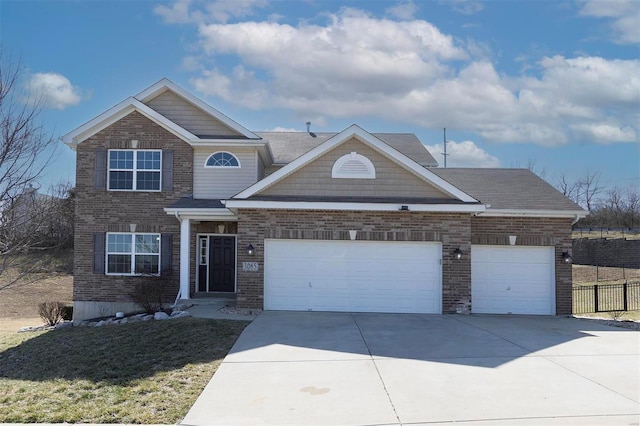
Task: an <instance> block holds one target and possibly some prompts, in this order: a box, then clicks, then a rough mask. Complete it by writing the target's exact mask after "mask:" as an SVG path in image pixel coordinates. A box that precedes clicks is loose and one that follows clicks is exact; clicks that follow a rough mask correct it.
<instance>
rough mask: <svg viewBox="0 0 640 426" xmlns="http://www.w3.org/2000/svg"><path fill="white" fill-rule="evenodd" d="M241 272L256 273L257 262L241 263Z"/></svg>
mask: <svg viewBox="0 0 640 426" xmlns="http://www.w3.org/2000/svg"><path fill="white" fill-rule="evenodd" d="M242 270H243V271H244V272H256V271H258V262H242Z"/></svg>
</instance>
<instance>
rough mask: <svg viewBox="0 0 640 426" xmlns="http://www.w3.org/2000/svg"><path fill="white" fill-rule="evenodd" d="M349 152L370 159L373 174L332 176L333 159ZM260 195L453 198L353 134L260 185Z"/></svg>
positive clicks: (334, 160) (337, 158) (338, 158)
mask: <svg viewBox="0 0 640 426" xmlns="http://www.w3.org/2000/svg"><path fill="white" fill-rule="evenodd" d="M353 152H355V153H357V154H358V155H361V156H364V157H365V158H367V159H368V160H369V161H371V163H372V164H373V166H374V168H375V178H360V179H359V178H354V179H349V178H334V177H332V170H333V167H334V165H335V164H336V161H338V160H340V159H341V158H342V157H344V156H345V155H346V156H350V154H351V153H353ZM260 195H261V196H298V197H327V196H329V197H332V196H333V197H349V196H358V197H376V198H380V197H390V198H391V197H392V198H398V197H408V198H435V199H450V200H454V199H455V198H453V197H451V196H450V195H449V194H447V193H445V192H443V191H442V190H440V189H438V188H436V187H435V186H434V185H431V184H429V183H427V182H426V181H425V180H424V179H422V178H420V177H418V176H416V175H415V174H413V173H411V172H409V171H408V170H406V169H405V168H403V167H402V166H400V165H399V164H397V163H396V162H394V161H392V160H390V159H389V158H387V157H386V156H384V155H382V154H381V153H379V152H378V151H377V150H375V149H373V148H372V147H370V146H369V145H367V144H365V143H363V142H361V141H360V140H358V139H357V138H355V137H352V138H350V139H349V140H347V141H345V142H344V143H342V144H340V145H338V146H337V147H335V148H333V149H331V150H330V151H328V152H326V153H324V154H323V155H321V156H320V157H318V158H316V159H315V160H313V161H311V162H310V163H308V164H306V165H305V166H304V167H301V168H300V169H298V170H296V171H295V172H293V173H291V174H290V175H288V176H286V177H285V178H283V179H282V180H280V181H278V182H276V183H274V184H273V185H272V186H270V187H268V188H266V189H264V190H263V191H261V192H260Z"/></svg>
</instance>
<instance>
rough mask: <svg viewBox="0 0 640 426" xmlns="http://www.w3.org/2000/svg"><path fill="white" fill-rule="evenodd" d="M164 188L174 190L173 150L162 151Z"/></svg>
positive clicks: (164, 189)
mask: <svg viewBox="0 0 640 426" xmlns="http://www.w3.org/2000/svg"><path fill="white" fill-rule="evenodd" d="M162 190H163V191H172V190H173V150H171V149H167V150H164V151H162Z"/></svg>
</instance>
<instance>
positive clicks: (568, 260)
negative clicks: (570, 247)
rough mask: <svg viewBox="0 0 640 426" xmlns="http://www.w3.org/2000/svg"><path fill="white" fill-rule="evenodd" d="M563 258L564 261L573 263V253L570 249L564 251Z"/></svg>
mask: <svg viewBox="0 0 640 426" xmlns="http://www.w3.org/2000/svg"><path fill="white" fill-rule="evenodd" d="M562 260H563V261H564V263H571V255H570V254H569V252H568V251H565V252H563V253H562Z"/></svg>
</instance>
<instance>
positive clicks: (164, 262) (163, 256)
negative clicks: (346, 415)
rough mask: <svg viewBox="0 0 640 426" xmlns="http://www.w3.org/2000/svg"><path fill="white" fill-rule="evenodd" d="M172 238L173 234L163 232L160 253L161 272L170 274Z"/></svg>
mask: <svg viewBox="0 0 640 426" xmlns="http://www.w3.org/2000/svg"><path fill="white" fill-rule="evenodd" d="M171 240H172V234H162V236H161V239H160V242H161V244H160V246H161V247H162V253H160V265H161V266H160V267H161V268H162V271H161V274H162V275H168V274H170V273H171V271H172V265H171V252H172V250H171V248H172V247H171Z"/></svg>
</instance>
